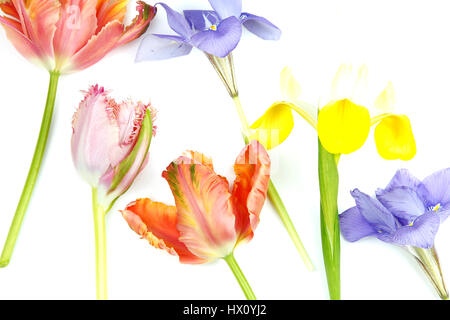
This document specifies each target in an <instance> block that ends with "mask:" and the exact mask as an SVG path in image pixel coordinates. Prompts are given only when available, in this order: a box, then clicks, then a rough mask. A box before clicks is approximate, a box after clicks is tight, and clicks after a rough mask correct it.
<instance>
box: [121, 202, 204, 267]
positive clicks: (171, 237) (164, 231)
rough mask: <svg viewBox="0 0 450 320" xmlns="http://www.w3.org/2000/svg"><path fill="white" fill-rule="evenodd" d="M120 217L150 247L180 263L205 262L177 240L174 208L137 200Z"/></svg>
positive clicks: (178, 235) (176, 220)
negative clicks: (161, 251) (163, 251)
mask: <svg viewBox="0 0 450 320" xmlns="http://www.w3.org/2000/svg"><path fill="white" fill-rule="evenodd" d="M122 216H123V217H124V218H125V220H126V221H127V223H128V225H129V226H130V228H131V229H133V230H134V231H135V232H136V233H137V234H139V235H140V236H142V237H143V238H145V239H147V240H148V241H149V243H150V244H151V245H152V246H154V247H156V248H159V249H163V250H166V251H167V252H169V253H170V254H173V255H177V256H178V257H179V259H180V262H182V263H192V264H194V263H203V262H206V261H205V260H204V259H201V258H199V257H197V256H195V255H193V254H192V253H191V252H190V251H189V250H188V249H187V248H186V246H185V245H184V243H183V242H181V241H180V240H179V237H180V233H179V231H178V230H177V222H178V218H177V209H176V207H174V206H167V205H165V204H163V203H160V202H154V201H152V200H150V199H138V200H136V201H135V202H133V203H131V204H129V205H128V206H127V207H126V209H125V210H124V211H122Z"/></svg>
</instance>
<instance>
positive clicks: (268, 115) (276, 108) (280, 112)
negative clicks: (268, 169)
mask: <svg viewBox="0 0 450 320" xmlns="http://www.w3.org/2000/svg"><path fill="white" fill-rule="evenodd" d="M291 109H292V107H291V105H290V104H289V103H287V102H276V103H274V104H273V105H272V106H271V107H270V108H269V109H267V111H266V112H265V113H264V114H263V115H262V116H261V117H260V118H259V119H258V120H256V121H255V123H253V124H252V125H251V126H250V139H255V140H258V141H259V142H260V143H262V144H263V145H264V147H265V148H266V149H267V150H270V149H272V148H275V147H276V146H278V145H280V144H281V143H283V141H284V140H286V139H287V137H289V135H290V134H291V132H292V129H293V128H294V117H293V115H292V111H291Z"/></svg>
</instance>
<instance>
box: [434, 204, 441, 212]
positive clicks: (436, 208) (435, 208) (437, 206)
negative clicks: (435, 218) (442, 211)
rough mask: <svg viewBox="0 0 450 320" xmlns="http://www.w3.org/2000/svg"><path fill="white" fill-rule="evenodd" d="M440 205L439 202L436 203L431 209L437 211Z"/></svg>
mask: <svg viewBox="0 0 450 320" xmlns="http://www.w3.org/2000/svg"><path fill="white" fill-rule="evenodd" d="M440 207H441V204H440V203H438V204H437V205H436V206H435V207H434V208H433V211H438V210H439V208H440Z"/></svg>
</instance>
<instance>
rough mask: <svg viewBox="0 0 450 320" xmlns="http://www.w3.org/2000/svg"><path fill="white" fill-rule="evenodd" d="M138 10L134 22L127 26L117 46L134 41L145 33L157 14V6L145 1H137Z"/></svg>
mask: <svg viewBox="0 0 450 320" xmlns="http://www.w3.org/2000/svg"><path fill="white" fill-rule="evenodd" d="M137 11H138V15H137V16H136V17H135V18H134V19H133V22H131V24H130V25H129V26H127V27H126V28H125V31H124V32H123V35H122V37H120V39H119V41H118V42H117V44H116V47H117V46H121V45H124V44H126V43H128V42H130V41H133V40H135V39H137V38H139V37H140V36H141V35H142V34H144V33H145V31H146V30H147V28H148V26H149V25H150V22H151V21H152V20H153V18H154V17H155V14H156V8H154V7H152V6H150V5H148V4H146V3H145V2H143V1H138V2H137Z"/></svg>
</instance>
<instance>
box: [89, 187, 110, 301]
mask: <svg viewBox="0 0 450 320" xmlns="http://www.w3.org/2000/svg"><path fill="white" fill-rule="evenodd" d="M92 210H93V212H94V228H95V266H96V287H97V300H106V299H108V293H107V292H108V290H107V273H106V232H105V215H106V211H105V209H104V208H103V207H102V206H101V205H99V204H98V201H97V189H95V188H93V189H92Z"/></svg>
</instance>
